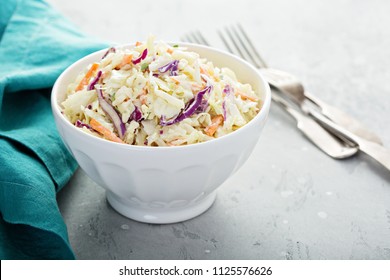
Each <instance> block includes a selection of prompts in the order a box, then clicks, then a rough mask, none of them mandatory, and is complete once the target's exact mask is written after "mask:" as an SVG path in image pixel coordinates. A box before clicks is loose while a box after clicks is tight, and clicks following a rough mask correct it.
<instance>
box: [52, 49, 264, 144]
mask: <svg viewBox="0 0 390 280" xmlns="http://www.w3.org/2000/svg"><path fill="white" fill-rule="evenodd" d="M166 43H167V44H168V45H171V46H173V45H176V44H178V45H180V46H184V47H188V48H189V50H190V51H191V47H195V48H201V49H205V50H208V51H211V52H217V53H220V54H222V55H224V56H228V57H230V58H233V59H234V60H237V61H239V62H240V63H241V64H244V65H245V66H246V67H249V68H250V69H251V70H252V71H253V72H255V73H256V74H257V76H258V77H259V78H260V80H261V82H262V84H263V86H264V89H265V91H264V92H263V95H264V96H263V99H262V101H263V103H262V106H261V108H260V111H259V112H258V113H257V115H256V116H255V117H254V118H253V119H251V120H250V121H249V122H248V123H247V124H245V125H244V126H242V127H240V128H239V129H237V130H235V131H233V132H230V133H228V134H225V135H223V136H221V137H219V138H215V139H212V140H209V141H204V142H199V143H193V144H186V145H180V146H157V147H155V146H139V145H130V144H127V143H117V142H113V141H109V140H107V139H104V138H100V137H97V136H94V135H91V134H88V133H86V132H84V131H82V130H80V129H77V128H76V127H75V126H74V125H73V124H71V123H70V122H69V120H68V119H67V118H66V117H65V116H64V115H63V114H62V113H61V110H60V105H59V104H58V102H57V92H59V84H60V82H61V80H62V79H63V77H65V76H66V75H67V74H68V73H69V72H71V71H72V69H73V68H74V67H76V66H78V65H79V64H82V63H83V62H84V61H85V60H88V58H90V57H93V56H96V55H97V54H99V53H101V54H104V53H105V52H106V51H107V50H108V49H109V48H110V47H107V48H104V49H100V50H97V51H95V52H93V53H90V54H88V55H86V56H83V57H82V58H80V59H78V60H76V61H75V62H73V63H72V64H71V65H69V66H68V67H67V68H66V69H65V70H64V71H62V73H61V74H60V75H59V76H58V78H57V79H56V81H55V83H54V85H53V87H52V90H51V97H50V101H51V107H52V111H53V114H54V115H55V116H57V120H60V122H62V123H65V125H66V126H67V127H68V128H69V129H72V130H74V131H75V133H80V134H79V135H80V137H86V139H88V140H90V141H97V142H98V143H99V142H100V143H102V144H103V143H104V144H103V145H109V146H111V147H118V148H121V149H130V150H140V151H152V150H153V151H157V150H161V151H163V150H179V149H193V148H195V147H199V148H200V147H201V146H204V145H213V144H217V143H218V142H221V141H224V140H225V141H226V140H228V139H230V138H231V137H234V136H237V134H238V133H240V131H241V132H243V131H244V130H248V129H249V128H250V127H251V126H253V125H256V120H257V119H260V118H267V115H268V113H269V109H270V106H271V89H270V86H269V84H268V82H267V81H266V80H265V78H264V77H263V75H262V74H261V73H260V71H258V69H256V68H255V67H254V66H253V65H251V64H250V63H249V62H247V61H245V60H244V59H242V58H240V57H238V56H236V55H234V54H231V53H229V52H227V51H225V50H221V49H218V48H215V47H210V46H205V45H200V44H194V43H188V42H181V41H174V42H166ZM134 46H135V44H134V43H127V44H118V45H114V47H115V48H128V47H134ZM232 70H233V69H232ZM233 71H234V70H233ZM57 126H58V124H57ZM191 147H192V148H191Z"/></svg>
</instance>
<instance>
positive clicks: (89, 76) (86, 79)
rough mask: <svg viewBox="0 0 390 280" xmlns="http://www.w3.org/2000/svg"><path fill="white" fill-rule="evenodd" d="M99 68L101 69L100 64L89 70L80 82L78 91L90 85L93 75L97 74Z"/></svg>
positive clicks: (95, 64) (93, 65)
mask: <svg viewBox="0 0 390 280" xmlns="http://www.w3.org/2000/svg"><path fill="white" fill-rule="evenodd" d="M98 67H99V63H94V64H92V66H91V68H89V70H88V72H87V73H86V74H85V76H84V78H83V79H82V80H81V81H80V83H79V85H78V86H77V87H76V91H78V90H82V89H83V87H84V86H86V85H88V83H89V80H90V79H91V77H92V75H93V74H94V73H95V72H96V70H97V69H98Z"/></svg>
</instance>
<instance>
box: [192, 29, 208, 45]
mask: <svg viewBox="0 0 390 280" xmlns="http://www.w3.org/2000/svg"><path fill="white" fill-rule="evenodd" d="M194 36H196V37H197V38H198V40H199V42H200V43H201V44H202V45H206V46H210V44H209V42H208V41H207V40H206V38H205V37H204V36H203V35H202V33H200V32H199V30H197V31H195V32H194Z"/></svg>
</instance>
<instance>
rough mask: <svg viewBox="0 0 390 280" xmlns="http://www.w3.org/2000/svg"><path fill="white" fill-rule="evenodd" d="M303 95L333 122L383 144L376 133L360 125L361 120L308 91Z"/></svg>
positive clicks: (362, 136)
mask: <svg viewBox="0 0 390 280" xmlns="http://www.w3.org/2000/svg"><path fill="white" fill-rule="evenodd" d="M305 97H306V98H307V99H309V100H310V101H311V102H313V103H314V104H315V105H317V106H318V107H319V108H320V110H321V113H322V114H323V115H324V116H326V117H327V118H328V119H330V120H331V121H333V122H334V123H336V124H338V125H340V126H342V127H345V128H347V129H348V130H349V131H351V132H353V133H354V134H356V135H358V136H360V137H361V138H363V139H367V140H369V141H371V142H375V143H378V144H379V145H382V144H383V143H382V140H381V139H380V138H379V136H378V135H376V134H375V133H373V132H372V131H371V130H369V129H368V128H366V127H365V126H364V125H362V123H361V122H359V121H357V120H355V119H354V118H353V117H351V116H349V115H348V114H346V113H344V112H343V111H341V110H339V109H337V108H336V107H334V106H332V105H329V104H327V103H325V102H324V101H322V100H321V99H319V98H318V97H316V96H314V95H312V94H311V93H310V92H307V91H305Z"/></svg>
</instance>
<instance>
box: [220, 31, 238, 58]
mask: <svg viewBox="0 0 390 280" xmlns="http://www.w3.org/2000/svg"><path fill="white" fill-rule="evenodd" d="M217 33H218V36H219V38H221V40H222V42H223V43H224V45H225V47H226V48H227V49H228V51H229V52H231V53H233V54H234V53H235V52H234V51H233V49H232V47H231V46H230V44H229V43H228V41H227V40H226V39H225V37H224V36H223V34H222V32H221V31H220V30H217Z"/></svg>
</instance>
